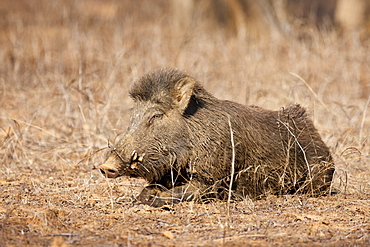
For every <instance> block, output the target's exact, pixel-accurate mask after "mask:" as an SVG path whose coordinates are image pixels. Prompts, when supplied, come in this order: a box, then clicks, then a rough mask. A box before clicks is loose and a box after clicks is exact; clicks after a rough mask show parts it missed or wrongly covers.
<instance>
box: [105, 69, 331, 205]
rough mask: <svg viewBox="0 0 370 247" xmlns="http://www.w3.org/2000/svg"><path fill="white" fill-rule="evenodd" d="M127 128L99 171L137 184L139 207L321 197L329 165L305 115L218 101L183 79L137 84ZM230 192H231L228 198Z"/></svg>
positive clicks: (173, 74)
mask: <svg viewBox="0 0 370 247" xmlns="http://www.w3.org/2000/svg"><path fill="white" fill-rule="evenodd" d="M130 96H131V97H132V99H133V100H134V102H135V106H134V108H133V110H132V115H131V124H130V126H129V128H128V130H127V133H126V134H125V136H124V137H123V139H122V140H121V141H119V143H118V144H117V145H115V146H113V147H111V150H110V154H109V155H108V158H107V160H106V162H105V163H104V164H102V165H100V167H99V168H100V170H101V172H102V173H103V174H104V175H105V176H106V177H108V178H116V177H119V176H129V177H140V178H144V179H146V180H147V182H148V183H149V186H147V187H146V188H144V189H143V191H142V192H141V194H140V195H139V196H138V200H139V201H140V202H141V203H145V204H149V205H153V206H162V205H164V204H168V203H177V202H181V201H189V200H196V201H204V200H208V199H212V198H219V199H229V198H230V196H229V194H232V199H233V200H237V199H243V198H246V197H249V198H253V199H258V198H263V197H264V196H265V195H267V194H274V195H282V194H309V195H315V196H316V195H322V194H326V193H328V191H329V189H330V185H331V181H332V177H333V172H334V164H333V159H332V157H331V154H330V152H329V149H328V147H327V146H326V145H325V143H324V142H323V141H322V139H321V137H320V135H319V133H318V131H317V130H316V128H315V127H314V125H313V122H312V121H311V120H310V119H309V118H308V117H307V114H306V111H305V109H304V108H302V107H301V106H299V105H290V106H288V107H285V108H281V109H280V110H277V111H271V110H265V109H262V108H260V107H257V106H244V105H241V104H238V103H235V102H232V101H227V100H221V99H218V98H216V97H214V96H212V95H211V94H210V93H208V92H207V91H206V90H205V89H204V88H203V87H202V85H201V84H200V83H199V82H197V81H196V80H195V79H194V78H192V77H191V76H189V75H187V74H186V73H184V72H182V71H180V70H176V69H168V68H165V69H160V70H157V71H154V72H150V73H147V74H146V75H144V76H143V77H142V78H140V79H139V80H138V81H136V82H135V83H134V84H133V86H132V88H131V90H130ZM229 192H232V193H229Z"/></svg>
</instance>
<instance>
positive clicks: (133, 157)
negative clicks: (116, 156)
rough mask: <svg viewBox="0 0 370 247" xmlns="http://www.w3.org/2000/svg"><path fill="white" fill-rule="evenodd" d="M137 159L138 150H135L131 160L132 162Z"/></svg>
mask: <svg viewBox="0 0 370 247" xmlns="http://www.w3.org/2000/svg"><path fill="white" fill-rule="evenodd" d="M136 159H137V153H136V150H134V151H133V152H132V154H131V160H132V161H136Z"/></svg>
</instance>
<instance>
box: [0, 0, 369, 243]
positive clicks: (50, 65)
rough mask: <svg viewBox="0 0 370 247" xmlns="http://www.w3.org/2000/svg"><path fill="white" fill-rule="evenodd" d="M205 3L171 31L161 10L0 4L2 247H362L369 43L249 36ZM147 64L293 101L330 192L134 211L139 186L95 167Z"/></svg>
mask: <svg viewBox="0 0 370 247" xmlns="http://www.w3.org/2000/svg"><path fill="white" fill-rule="evenodd" d="M206 3H208V4H209V2H207V1H204V6H203V5H201V6H200V8H199V9H197V10H193V12H191V13H192V16H191V18H188V19H186V21H184V18H187V16H186V15H185V17H184V15H181V14H179V12H178V6H175V5H171V4H169V2H167V1H149V0H148V1H133V0H132V1H129V0H128V1H118V0H117V1H114V0H109V1H103V0H93V1H87V0H81V1H72V0H66V1H62V0H55V1H46V0H17V1H5V0H2V1H0V61H1V62H0V246H53V247H62V246H102V247H103V246H369V245H370V109H369V104H370V49H369V47H370V40H369V39H368V38H367V37H366V36H363V35H361V34H360V31H358V32H356V31H353V32H351V33H345V34H343V33H340V32H337V30H336V29H335V28H327V29H317V28H316V27H315V26H300V25H298V26H291V27H290V28H289V29H286V30H280V31H279V32H278V31H276V32H272V34H271V33H270V32H269V33H264V31H261V32H260V34H259V35H258V38H256V37H254V38H253V39H252V38H250V37H249V36H248V32H247V33H245V32H239V33H234V34H230V33H229V32H227V31H225V30H224V29H222V28H219V27H218V26H217V24H215V23H214V22H212V21H211V19H212V17H210V16H208V15H207V14H206V13H205V12H206V11H205V10H206V9H207V4H206ZM202 8H204V9H203V11H202ZM185 13H188V12H185ZM204 16H205V17H204ZM272 27H276V25H272ZM266 32H267V31H266ZM160 67H177V68H180V69H183V70H186V71H187V72H188V73H190V74H192V75H193V76H194V77H195V78H197V79H198V80H199V81H200V82H202V84H203V85H204V86H205V88H206V89H208V91H210V92H211V93H213V94H214V95H215V96H217V97H219V98H223V99H231V100H234V101H237V102H239V103H242V104H255V105H259V106H261V107H265V108H268V109H279V108H280V107H282V106H285V105H288V104H289V103H292V102H296V103H299V104H301V105H303V106H305V107H306V108H307V109H308V111H309V113H310V115H311V117H312V118H313V120H314V122H315V125H316V126H317V128H318V130H319V132H320V133H321V135H322V137H323V139H324V141H325V142H326V143H327V145H328V146H329V147H330V150H331V151H332V154H333V157H334V159H335V161H336V173H335V177H334V182H333V186H332V188H333V191H335V192H336V193H335V194H333V195H328V196H324V197H319V198H310V197H306V196H281V197H276V196H269V197H268V198H266V199H264V200H258V201H251V200H245V201H241V202H233V203H230V204H227V203H226V202H222V201H214V202H211V203H208V204H195V203H192V202H187V203H181V204H178V205H172V206H168V207H164V208H152V207H150V206H144V205H140V204H136V203H134V201H135V196H137V195H138V193H139V192H140V190H141V189H142V188H143V187H144V186H145V181H143V180H140V179H131V178H126V177H121V178H118V179H115V180H109V179H106V178H104V177H103V176H102V175H101V173H100V172H99V170H98V169H97V166H98V165H99V164H101V163H102V162H103V160H104V157H105V153H106V151H107V143H108V140H109V141H110V142H112V143H114V142H116V141H117V140H118V139H119V136H121V135H122V134H123V133H124V131H125V129H126V127H127V125H128V121H129V109H130V108H131V106H132V102H131V100H130V98H129V97H128V88H129V87H130V85H131V83H132V82H133V81H134V80H135V79H138V77H140V75H142V74H143V73H145V72H147V71H150V70H153V69H156V68H160Z"/></svg>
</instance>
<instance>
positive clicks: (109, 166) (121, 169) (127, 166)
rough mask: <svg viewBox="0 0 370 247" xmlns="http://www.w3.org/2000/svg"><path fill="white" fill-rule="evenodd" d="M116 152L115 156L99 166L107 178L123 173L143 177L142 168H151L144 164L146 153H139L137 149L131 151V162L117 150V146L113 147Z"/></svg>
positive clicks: (113, 151)
mask: <svg viewBox="0 0 370 247" xmlns="http://www.w3.org/2000/svg"><path fill="white" fill-rule="evenodd" d="M111 151H112V153H114V155H113V157H112V156H111V157H110V158H108V159H107V161H106V162H105V163H104V164H102V165H100V166H99V169H100V171H101V173H102V174H103V175H104V176H105V177H107V178H117V177H120V176H123V175H127V176H130V177H142V176H143V174H142V172H141V171H140V170H141V169H139V166H140V168H143V169H144V170H146V171H147V172H149V170H148V169H147V168H146V167H145V166H144V165H143V164H142V162H143V160H144V157H145V155H146V154H145V153H143V154H138V152H137V151H136V150H134V151H133V152H132V153H131V158H130V161H129V162H126V161H125V160H124V159H123V158H122V156H121V155H120V154H119V153H118V152H117V150H116V149H115V148H112V149H111Z"/></svg>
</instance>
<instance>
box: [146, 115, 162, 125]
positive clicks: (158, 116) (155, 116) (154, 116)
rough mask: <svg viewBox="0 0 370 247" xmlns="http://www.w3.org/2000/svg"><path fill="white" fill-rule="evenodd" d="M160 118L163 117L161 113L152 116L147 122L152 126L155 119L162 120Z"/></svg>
mask: <svg viewBox="0 0 370 247" xmlns="http://www.w3.org/2000/svg"><path fill="white" fill-rule="evenodd" d="M162 117H163V114H161V113H158V114H155V115H153V116H152V117H151V118H150V120H149V124H152V123H153V122H154V121H155V120H156V119H159V118H162Z"/></svg>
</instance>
